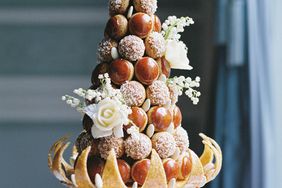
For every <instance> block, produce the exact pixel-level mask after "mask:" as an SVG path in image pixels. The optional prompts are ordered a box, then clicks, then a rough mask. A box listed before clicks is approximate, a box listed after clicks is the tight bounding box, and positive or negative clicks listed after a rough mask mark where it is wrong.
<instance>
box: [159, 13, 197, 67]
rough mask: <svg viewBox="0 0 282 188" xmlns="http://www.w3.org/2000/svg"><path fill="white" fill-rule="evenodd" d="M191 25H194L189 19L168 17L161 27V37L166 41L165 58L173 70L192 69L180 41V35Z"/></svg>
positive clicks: (185, 47) (186, 52)
mask: <svg viewBox="0 0 282 188" xmlns="http://www.w3.org/2000/svg"><path fill="white" fill-rule="evenodd" d="M191 24H194V21H193V19H192V18H190V17H181V18H177V17H176V16H169V17H168V19H167V20H166V21H165V22H164V23H163V25H162V35H163V36H164V38H165V40H166V53H165V58H166V60H167V61H168V62H169V63H170V66H171V68H173V69H183V70H191V69H193V68H192V67H191V66H190V65H189V63H190V61H189V59H188V57H187V54H188V48H187V46H186V45H185V44H184V42H182V41H180V38H181V35H180V33H182V32H184V28H185V27H187V26H189V25H191Z"/></svg>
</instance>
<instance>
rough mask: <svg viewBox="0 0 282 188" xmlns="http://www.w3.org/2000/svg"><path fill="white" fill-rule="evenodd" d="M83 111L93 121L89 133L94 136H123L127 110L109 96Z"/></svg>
mask: <svg viewBox="0 0 282 188" xmlns="http://www.w3.org/2000/svg"><path fill="white" fill-rule="evenodd" d="M84 111H85V113H86V114H87V115H88V116H89V117H91V119H92V120H93V122H94V125H93V126H92V129H91V133H92V136H93V137H94V138H101V137H106V136H111V135H112V134H114V136H116V137H118V138H120V137H123V136H124V135H123V125H126V124H127V123H128V118H127V117H128V114H127V111H125V110H123V109H122V106H121V104H120V103H119V102H118V101H115V100H113V99H110V98H106V99H103V100H101V101H100V102H99V103H98V104H92V105H89V106H87V107H86V108H85V109H84Z"/></svg>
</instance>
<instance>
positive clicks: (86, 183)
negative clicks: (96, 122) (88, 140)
mask: <svg viewBox="0 0 282 188" xmlns="http://www.w3.org/2000/svg"><path fill="white" fill-rule="evenodd" d="M90 149H91V147H90V146H89V147H87V148H86V149H85V150H83V151H82V152H81V155H79V156H78V158H77V161H76V165H75V170H74V174H75V181H76V184H77V186H78V187H79V188H95V186H94V185H93V183H92V182H91V179H90V177H89V175H88V172H87V159H88V154H89V152H90Z"/></svg>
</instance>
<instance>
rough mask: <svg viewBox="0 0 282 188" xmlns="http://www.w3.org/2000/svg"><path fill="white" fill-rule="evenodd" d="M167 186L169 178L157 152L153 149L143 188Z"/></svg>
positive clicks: (164, 187) (162, 187) (163, 187)
mask: <svg viewBox="0 0 282 188" xmlns="http://www.w3.org/2000/svg"><path fill="white" fill-rule="evenodd" d="M153 187H158V188H167V180H166V175H165V171H164V168H163V163H162V160H161V158H160V157H159V155H158V154H157V152H156V151H155V150H154V149H153V150H152V154H151V163H150V168H149V171H148V175H147V177H146V180H145V183H144V184H143V186H142V188H153Z"/></svg>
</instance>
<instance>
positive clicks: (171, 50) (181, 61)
mask: <svg viewBox="0 0 282 188" xmlns="http://www.w3.org/2000/svg"><path fill="white" fill-rule="evenodd" d="M165 58H166V60H167V61H168V62H169V64H170V66H171V68H172V69H184V70H192V69H193V68H192V67H191V66H190V65H189V59H188V58H187V50H186V46H185V44H184V43H183V42H179V41H175V40H168V41H167V48H166V53H165Z"/></svg>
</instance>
